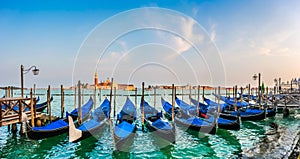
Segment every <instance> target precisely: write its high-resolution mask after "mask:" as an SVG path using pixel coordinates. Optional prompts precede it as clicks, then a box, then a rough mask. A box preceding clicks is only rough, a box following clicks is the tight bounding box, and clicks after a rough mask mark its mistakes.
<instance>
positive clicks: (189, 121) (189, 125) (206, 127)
mask: <svg viewBox="0 0 300 159" xmlns="http://www.w3.org/2000/svg"><path fill="white" fill-rule="evenodd" d="M161 103H162V106H163V109H164V110H165V112H166V117H167V118H169V119H170V118H171V116H172V105H171V104H170V103H169V102H167V101H165V100H164V99H163V98H161ZM174 113H175V116H174V121H175V123H176V124H179V125H181V126H182V127H184V128H186V129H192V130H196V131H200V132H203V133H209V134H216V126H215V124H213V123H209V122H206V121H204V120H202V119H199V118H197V117H193V116H190V115H188V114H187V113H186V112H185V111H183V110H182V109H180V108H176V110H175V111H174Z"/></svg>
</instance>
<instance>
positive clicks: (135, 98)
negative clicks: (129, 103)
mask: <svg viewBox="0 0 300 159" xmlns="http://www.w3.org/2000/svg"><path fill="white" fill-rule="evenodd" d="M134 93H135V95H134V103H135V106H136V107H137V88H135V89H134Z"/></svg>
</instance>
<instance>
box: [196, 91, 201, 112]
mask: <svg viewBox="0 0 300 159" xmlns="http://www.w3.org/2000/svg"><path fill="white" fill-rule="evenodd" d="M199 107H200V85H198V103H197V105H196V115H197V117H199Z"/></svg>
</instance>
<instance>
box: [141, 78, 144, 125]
mask: <svg viewBox="0 0 300 159" xmlns="http://www.w3.org/2000/svg"><path fill="white" fill-rule="evenodd" d="M144 87H145V83H144V82H142V100H141V102H142V129H143V130H144V125H145V107H144V106H145V105H144V104H145V103H144V100H145V99H144V95H145V94H144V91H145V88H144Z"/></svg>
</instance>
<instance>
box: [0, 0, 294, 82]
mask: <svg viewBox="0 0 300 159" xmlns="http://www.w3.org/2000/svg"><path fill="white" fill-rule="evenodd" d="M299 19H300V2H299V1H297V0H290V1H282V0H272V1H271V0H243V1H239V0H227V1H223V0H209V1H187V0H183V1H173V0H160V1H138V0H132V1H112V2H111V1H93V0H91V1H87V2H86V1H76V0H75V1H74V0H72V1H69V0H67V1H59V0H45V1H34V0H27V1H17V0H10V1H8V0H4V1H0V35H1V36H0V54H1V58H0V62H1V65H2V67H0V73H1V75H0V86H8V85H13V86H20V65H21V64H23V65H24V67H25V68H29V67H30V66H33V65H34V66H36V67H37V68H39V69H40V73H39V75H38V76H33V74H32V73H31V72H29V73H27V74H25V75H24V79H25V81H24V84H25V87H32V86H33V84H34V83H35V84H36V85H37V87H47V85H51V86H52V87H59V86H60V85H61V84H63V85H65V86H67V87H68V86H71V85H74V84H75V83H77V81H78V80H81V81H82V82H83V83H90V84H92V83H93V76H94V73H95V71H96V72H98V75H99V79H100V80H106V78H107V77H109V78H111V77H113V78H114V80H115V81H116V82H117V83H125V84H126V83H133V84H135V85H137V86H139V85H141V82H145V83H146V85H160V84H164V85H171V84H172V83H174V84H176V85H186V84H191V85H213V86H218V85H221V86H233V85H239V86H245V85H246V84H248V83H250V84H251V85H253V86H255V85H257V81H254V80H253V79H252V76H253V75H254V74H258V73H261V75H262V81H264V83H265V84H266V85H269V86H273V85H274V81H273V80H274V78H279V77H281V79H282V81H290V80H291V79H292V78H298V77H300V69H299V68H300V62H299V59H300V45H299V41H300V21H299Z"/></svg>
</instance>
